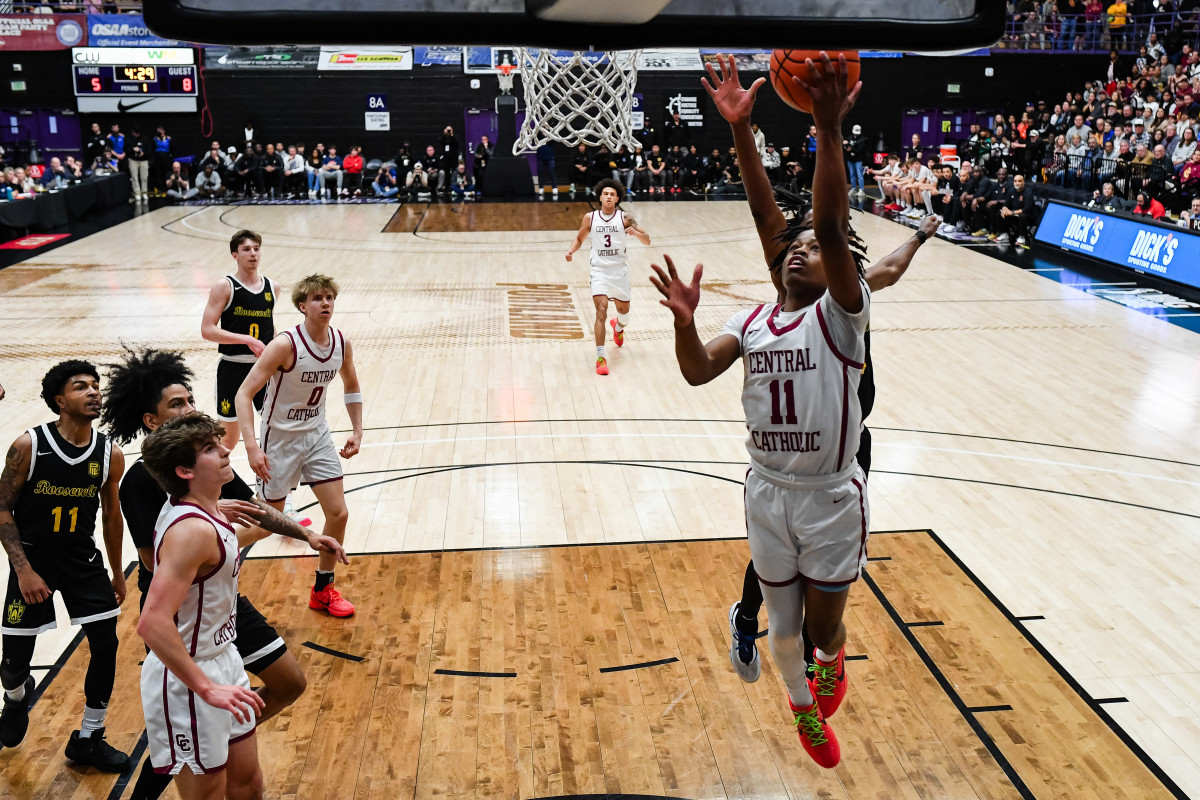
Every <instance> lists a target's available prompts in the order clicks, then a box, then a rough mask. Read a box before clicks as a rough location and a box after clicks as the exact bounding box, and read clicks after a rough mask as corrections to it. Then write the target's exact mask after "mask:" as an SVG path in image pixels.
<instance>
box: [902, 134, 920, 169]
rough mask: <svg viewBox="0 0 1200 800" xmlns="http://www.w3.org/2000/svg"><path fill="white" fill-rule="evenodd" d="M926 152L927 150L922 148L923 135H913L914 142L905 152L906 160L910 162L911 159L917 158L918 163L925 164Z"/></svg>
mask: <svg viewBox="0 0 1200 800" xmlns="http://www.w3.org/2000/svg"><path fill="white" fill-rule="evenodd" d="M924 151H925V148H924V147H922V146H921V134H919V133H914V134H913V135H912V142H911V143H910V144H909V146H908V149H907V150H905V151H904V160H905V161H908V160H909V159H910V158H915V159H916V160H917V161H920V162H922V163H924V161H925V158H924Z"/></svg>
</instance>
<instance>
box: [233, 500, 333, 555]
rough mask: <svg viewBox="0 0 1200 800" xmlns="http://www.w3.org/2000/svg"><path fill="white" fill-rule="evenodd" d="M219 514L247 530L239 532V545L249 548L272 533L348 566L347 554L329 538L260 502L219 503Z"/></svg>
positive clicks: (235, 501) (237, 501)
mask: <svg viewBox="0 0 1200 800" xmlns="http://www.w3.org/2000/svg"><path fill="white" fill-rule="evenodd" d="M218 506H219V508H220V509H221V513H222V514H224V515H225V516H226V517H228V518H229V519H230V520H231V521H233V522H236V523H238V524H239V525H244V526H246V527H244V528H242V529H240V530H239V531H238V545H239V546H240V547H245V546H246V545H248V544H252V543H254V542H257V541H259V540H260V539H265V538H266V537H268V536H270V535H271V534H272V533H275V534H278V535H280V536H284V537H287V538H288V539H295V540H297V541H300V542H304V543H305V544H307V545H308V546H309V547H311V548H312V549H313V550H316V551H317V552H321V551H325V552H328V553H333V554H334V555H335V556H337V559H338V561H340V562H342V563H343V564H349V563H350V560H349V559H348V558H346V551H345V550H343V549H342V546H341V544H339V543H338V540H337V539H334V538H333V537H332V536H324V535H322V534H319V533H315V532H313V531H311V530H309V529H308V528H305V527H302V526H301V525H298V524H297V523H296V522H295V521H294V520H292V519H291V518H289V517H288V516H287V515H286V514H284V513H283V512H282V511H277V510H276V509H274V508H272V507H271V506H269V505H267V504H266V503H263V502H262V501H260V500H254V501H249V502H248V501H245V500H222V501H221V502H220V503H218Z"/></svg>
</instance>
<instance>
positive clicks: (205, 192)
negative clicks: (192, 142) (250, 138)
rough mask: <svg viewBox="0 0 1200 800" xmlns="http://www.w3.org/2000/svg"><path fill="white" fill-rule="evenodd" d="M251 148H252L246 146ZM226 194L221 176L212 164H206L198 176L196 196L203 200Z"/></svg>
mask: <svg viewBox="0 0 1200 800" xmlns="http://www.w3.org/2000/svg"><path fill="white" fill-rule="evenodd" d="M246 149H247V150H250V148H248V147H247V148H246ZM224 194H225V187H224V186H222V185H221V176H220V175H218V174H217V171H216V170H215V169H213V165H212V164H205V165H204V171H203V172H201V173H200V174H199V175H197V176H196V196H198V197H199V198H200V199H201V200H215V199H217V198H219V197H222V196H223V195H224Z"/></svg>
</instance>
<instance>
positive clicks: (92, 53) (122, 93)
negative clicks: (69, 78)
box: [71, 47, 198, 113]
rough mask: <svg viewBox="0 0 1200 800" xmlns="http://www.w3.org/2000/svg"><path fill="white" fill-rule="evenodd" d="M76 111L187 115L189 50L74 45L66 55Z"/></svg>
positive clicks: (193, 91)
mask: <svg viewBox="0 0 1200 800" xmlns="http://www.w3.org/2000/svg"><path fill="white" fill-rule="evenodd" d="M71 60H72V62H73V63H72V66H71V69H72V72H73V77H74V81H75V97H76V98H77V102H78V104H79V110H80V111H81V112H92V113H95V112H110V111H117V112H136V113H147V112H149V113H162V112H172V111H181V112H191V111H195V110H196V95H197V88H198V87H197V80H198V75H197V69H196V64H195V63H194V62H195V53H194V51H193V50H191V49H190V48H170V47H167V48H137V47H76V48H73V49H72V51H71Z"/></svg>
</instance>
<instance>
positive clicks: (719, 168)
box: [704, 147, 725, 192]
mask: <svg viewBox="0 0 1200 800" xmlns="http://www.w3.org/2000/svg"><path fill="white" fill-rule="evenodd" d="M724 172H725V162H724V161H723V160H722V158H721V151H720V149H718V148H716V147H714V148H713V151H712V154H711V155H709V156H708V157H706V158H705V159H704V191H706V192H708V191H711V190H712V187H714V186H716V185H717V181H719V180H721V176H722V173H724Z"/></svg>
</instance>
